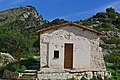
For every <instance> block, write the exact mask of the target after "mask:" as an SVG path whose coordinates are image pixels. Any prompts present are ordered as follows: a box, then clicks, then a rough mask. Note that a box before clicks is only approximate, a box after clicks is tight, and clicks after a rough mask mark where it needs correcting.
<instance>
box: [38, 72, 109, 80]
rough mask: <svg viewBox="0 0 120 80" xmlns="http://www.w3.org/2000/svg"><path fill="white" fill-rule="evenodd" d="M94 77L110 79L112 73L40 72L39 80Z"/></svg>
mask: <svg viewBox="0 0 120 80" xmlns="http://www.w3.org/2000/svg"><path fill="white" fill-rule="evenodd" d="M93 75H94V76H99V77H101V78H103V79H104V77H110V76H111V73H110V72H107V71H105V72H77V73H70V72H38V78H39V80H43V79H52V80H64V79H68V78H72V77H74V78H75V79H76V80H80V79H81V78H82V77H85V78H86V79H91V78H92V77H93Z"/></svg>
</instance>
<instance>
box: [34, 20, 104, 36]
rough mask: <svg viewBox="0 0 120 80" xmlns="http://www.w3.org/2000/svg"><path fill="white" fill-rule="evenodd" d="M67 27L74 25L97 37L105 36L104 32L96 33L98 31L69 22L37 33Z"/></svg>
mask: <svg viewBox="0 0 120 80" xmlns="http://www.w3.org/2000/svg"><path fill="white" fill-rule="evenodd" d="M67 25H70V26H72V25H73V26H75V27H78V28H81V29H83V31H85V30H87V31H90V32H93V33H96V34H97V35H104V33H102V32H98V31H96V30H93V29H90V28H87V27H84V26H81V25H79V24H76V23H73V22H67V23H63V24H60V25H55V26H51V27H47V28H43V29H40V30H37V31H36V32H37V33H43V32H45V31H48V30H52V29H58V28H61V27H65V26H67Z"/></svg>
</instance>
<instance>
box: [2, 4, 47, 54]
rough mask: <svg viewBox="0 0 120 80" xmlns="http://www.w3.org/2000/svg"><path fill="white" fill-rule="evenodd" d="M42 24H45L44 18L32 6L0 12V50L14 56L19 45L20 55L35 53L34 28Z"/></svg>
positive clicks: (35, 36)
mask: <svg viewBox="0 0 120 80" xmlns="http://www.w3.org/2000/svg"><path fill="white" fill-rule="evenodd" d="M42 24H45V20H43V18H42V16H41V15H39V14H38V12H37V11H36V9H35V8H34V7H32V6H26V7H18V8H13V9H9V10H5V11H2V12H0V51H1V52H7V53H10V54H12V55H14V56H16V53H17V48H18V46H19V45H20V46H21V53H22V54H21V55H22V56H25V55H27V54H28V55H29V53H31V54H32V53H36V52H37V49H38V48H37V49H36V48H35V47H34V45H36V42H35V41H36V40H37V35H36V34H35V30H36V29H37V27H40V26H41V25H42Z"/></svg>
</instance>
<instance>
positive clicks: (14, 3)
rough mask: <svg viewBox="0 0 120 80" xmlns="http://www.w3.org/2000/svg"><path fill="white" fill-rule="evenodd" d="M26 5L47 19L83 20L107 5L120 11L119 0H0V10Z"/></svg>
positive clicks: (103, 9)
mask: <svg viewBox="0 0 120 80" xmlns="http://www.w3.org/2000/svg"><path fill="white" fill-rule="evenodd" d="M27 5H32V6H34V7H35V8H36V9H37V11H38V13H39V14H41V15H42V16H43V18H44V19H46V20H49V21H51V20H53V19H55V18H63V19H65V20H69V21H77V20H81V19H82V20H83V19H86V18H88V17H90V16H92V15H95V14H96V13H97V12H102V11H105V9H106V8H108V7H113V8H115V9H116V11H118V12H120V0H0V11H3V10H6V9H10V8H14V7H19V6H27Z"/></svg>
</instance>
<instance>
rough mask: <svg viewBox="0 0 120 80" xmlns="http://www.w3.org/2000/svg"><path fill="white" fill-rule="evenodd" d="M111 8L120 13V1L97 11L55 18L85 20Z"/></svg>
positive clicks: (96, 9)
mask: <svg viewBox="0 0 120 80" xmlns="http://www.w3.org/2000/svg"><path fill="white" fill-rule="evenodd" d="M58 1H59V0H58ZM60 1H62V0H60ZM109 7H113V8H115V9H116V10H117V12H120V11H119V10H120V1H114V2H111V3H108V4H106V5H104V6H101V7H98V8H95V9H91V10H87V11H80V12H78V13H72V14H67V15H64V16H59V17H55V18H62V19H67V20H68V19H70V18H77V17H79V19H85V18H87V17H90V16H92V15H94V14H96V13H97V12H103V11H105V10H106V9H107V8H109ZM55 18H52V19H50V20H53V19H55Z"/></svg>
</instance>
